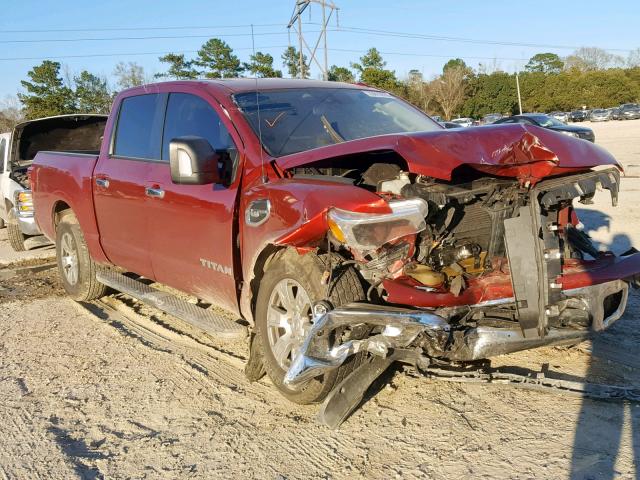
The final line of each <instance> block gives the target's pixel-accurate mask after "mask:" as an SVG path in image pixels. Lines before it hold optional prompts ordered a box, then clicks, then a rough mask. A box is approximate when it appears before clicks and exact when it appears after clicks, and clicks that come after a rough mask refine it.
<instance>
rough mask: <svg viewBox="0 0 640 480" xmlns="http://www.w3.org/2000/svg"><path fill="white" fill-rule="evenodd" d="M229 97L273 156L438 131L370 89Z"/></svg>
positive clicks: (288, 91)
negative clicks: (371, 138) (342, 143)
mask: <svg viewBox="0 0 640 480" xmlns="http://www.w3.org/2000/svg"><path fill="white" fill-rule="evenodd" d="M256 97H258V101H259V105H260V116H259V118H260V126H261V129H259V128H258V108H257V105H256ZM234 100H235V102H236V104H237V105H238V107H239V108H240V110H241V112H242V113H243V115H244V117H245V118H246V119H247V121H248V122H249V123H250V124H251V127H252V128H253V131H254V132H255V133H256V136H262V143H263V145H264V148H265V149H266V150H267V151H268V152H269V154H270V155H272V156H274V157H280V156H283V155H289V154H291V153H296V152H302V151H305V150H311V149H313V148H318V147H323V146H326V145H332V144H334V143H340V142H345V141H349V140H356V139H359V138H366V137H374V136H377V135H386V134H391V133H408V132H422V131H434V130H441V129H442V127H441V126H440V125H439V124H438V123H436V122H434V121H433V120H431V119H430V118H429V117H428V116H427V115H426V114H424V113H422V112H421V111H420V110H418V109H416V108H414V107H412V106H411V105H409V104H408V103H405V102H403V101H402V100H399V99H397V98H395V97H393V96H392V95H390V94H388V93H386V92H379V91H375V90H360V89H350V88H305V89H286V90H271V91H264V92H260V93H259V95H256V92H246V93H239V94H236V95H234ZM260 130H261V131H260Z"/></svg>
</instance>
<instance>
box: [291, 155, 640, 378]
mask: <svg viewBox="0 0 640 480" xmlns="http://www.w3.org/2000/svg"><path fill="white" fill-rule="evenodd" d="M305 170H307V169H305ZM314 170H315V171H313V172H308V171H303V172H296V173H295V174H296V176H297V175H300V176H305V175H309V174H311V175H314V176H317V175H322V174H325V175H327V177H331V179H330V180H329V181H332V180H333V181H339V182H343V181H345V178H346V179H348V180H346V181H349V182H352V184H353V185H356V186H360V187H362V188H366V189H369V190H371V191H375V192H376V193H377V194H378V195H380V196H381V197H383V198H385V199H386V200H387V201H388V203H389V206H390V209H391V213H389V214H383V215H379V214H378V215H367V214H364V213H363V214H357V213H353V212H345V211H340V210H338V209H331V210H329V212H328V225H329V232H330V233H329V236H328V242H327V243H328V247H329V249H334V250H335V251H336V252H338V253H339V254H340V255H341V256H342V257H343V258H344V261H343V264H345V265H347V264H348V265H354V266H355V268H357V269H358V271H359V272H360V274H361V276H362V278H363V280H364V281H365V282H366V283H368V293H367V300H368V302H369V303H368V304H352V305H347V306H345V307H339V308H335V309H333V308H332V306H331V305H319V306H318V308H317V309H316V310H315V316H316V319H315V322H314V325H313V328H312V330H311V332H310V333H309V334H308V335H307V337H306V340H305V343H304V345H303V348H302V354H301V355H299V356H298V357H297V358H296V359H295V361H294V362H293V364H292V365H291V367H290V369H289V371H288V372H287V375H286V377H285V384H287V385H290V386H292V387H294V388H295V386H296V385H299V384H300V383H301V382H303V381H304V380H305V379H309V378H313V377H314V376H317V375H318V374H320V373H322V372H325V371H328V370H331V369H332V368H336V366H338V365H341V364H342V363H343V362H344V361H345V360H346V358H347V357H348V356H349V355H352V354H354V353H356V352H358V351H362V350H365V351H368V352H369V353H371V354H373V355H374V356H378V357H381V358H383V359H389V358H397V356H398V355H399V356H401V357H402V356H404V357H405V358H407V357H408V358H410V359H411V360H410V361H411V362H412V363H414V364H416V365H417V366H418V367H419V368H426V367H427V366H429V365H433V364H434V363H435V364H446V365H451V364H452V363H454V364H455V363H457V362H469V361H476V360H481V359H486V358H490V357H492V356H495V355H500V354H505V353H512V352H516V351H519V350H526V349H529V348H536V347H540V346H544V345H562V344H567V343H577V342H580V341H582V340H584V339H586V338H588V337H589V335H590V334H591V332H593V331H601V330H604V329H606V328H607V327H608V326H609V325H610V324H612V323H613V322H615V321H616V320H617V319H619V318H620V317H621V316H622V314H623V312H624V309H625V307H626V302H627V298H628V285H629V283H632V284H635V283H637V278H636V276H635V274H631V275H628V277H627V278H625V276H624V271H625V270H628V271H629V272H632V271H633V272H635V271H636V270H637V260H638V259H637V258H636V257H637V255H630V256H629V257H628V258H629V262H628V266H627V267H625V266H624V265H623V263H624V262H625V260H626V259H625V258H624V255H623V256H621V257H616V256H615V255H613V254H612V253H611V252H601V251H598V249H597V248H596V247H595V246H594V245H593V244H592V242H591V240H590V239H589V237H588V236H587V235H586V234H585V233H584V232H583V231H582V230H581V229H580V228H579V227H580V223H579V220H578V218H577V216H576V214H575V211H574V208H573V202H574V201H577V202H582V203H585V204H588V203H591V201H592V198H593V196H594V195H595V194H596V191H598V190H603V189H604V190H609V192H610V194H611V199H612V202H613V204H614V205H615V204H616V203H617V197H618V190H619V181H620V174H619V171H618V170H617V169H616V168H608V169H604V170H598V171H590V170H586V169H585V170H583V171H582V172H579V173H572V174H571V175H565V176H552V177H550V178H547V179H544V180H542V181H540V182H538V183H537V184H536V185H526V184H525V185H523V184H522V182H519V181H518V180H516V179H509V178H504V177H498V176H490V175H486V174H482V173H481V172H478V171H471V169H467V170H463V171H460V172H456V173H457V175H455V176H454V179H453V181H451V182H446V181H443V180H439V179H435V178H430V177H425V176H422V175H417V174H413V173H409V172H406V171H404V170H402V168H401V167H400V166H399V165H395V164H392V165H389V164H386V165H385V164H382V165H381V164H378V163H373V164H371V165H370V166H368V168H366V169H365V170H364V171H363V172H362V174H361V175H358V174H356V173H355V172H354V171H350V170H346V171H345V170H337V171H336V169H335V168H332V169H327V170H323V169H314ZM336 174H337V175H336ZM377 219H380V220H381V222H377ZM616 262H618V263H616ZM360 322H363V323H364V324H365V325H368V327H369V329H368V330H367V329H366V328H365V329H364V331H365V332H367V331H368V333H367V334H365V335H364V336H363V335H362V333H361V332H362V331H363V330H362V328H358V325H359V324H360ZM344 326H350V327H356V328H353V329H351V330H349V329H347V330H344V331H343V333H342V340H341V342H336V341H334V343H333V346H332V347H330V348H329V349H328V350H327V348H326V344H324V343H322V341H323V339H326V336H327V335H329V332H330V331H331V330H335V329H336V328H343V327H344ZM349 332H350V333H349ZM358 332H360V333H358Z"/></svg>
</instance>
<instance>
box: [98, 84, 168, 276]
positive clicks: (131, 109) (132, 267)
mask: <svg viewBox="0 0 640 480" xmlns="http://www.w3.org/2000/svg"><path fill="white" fill-rule="evenodd" d="M166 100H167V95H166V94H159V93H151V94H145V95H135V96H130V97H125V98H124V99H123V100H122V102H121V103H120V109H119V111H118V112H117V113H114V114H117V115H118V117H117V123H116V125H115V127H114V132H115V133H114V136H113V139H112V142H111V148H110V151H109V152H103V153H101V156H100V158H99V160H98V163H97V164H96V168H95V170H94V174H93V179H92V180H93V192H94V203H95V212H96V219H97V222H98V229H99V231H100V243H101V245H102V249H103V251H104V253H105V255H106V256H107V258H108V259H109V260H110V261H111V262H112V263H114V264H115V265H117V266H119V267H122V268H124V269H126V270H128V271H131V272H135V273H137V274H139V275H143V276H145V277H150V278H153V268H152V266H151V256H150V254H149V251H150V242H149V235H148V219H149V212H148V211H147V207H148V204H147V199H148V197H147V196H146V195H145V183H146V180H147V178H148V175H149V170H150V166H151V165H153V164H154V163H155V162H159V161H160V156H161V150H160V146H161V139H162V124H163V120H164V109H165V105H166Z"/></svg>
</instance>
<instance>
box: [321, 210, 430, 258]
mask: <svg viewBox="0 0 640 480" xmlns="http://www.w3.org/2000/svg"><path fill="white" fill-rule="evenodd" d="M389 207H391V213H383V214H377V213H357V212H351V211H348V210H341V209H339V208H332V209H331V210H329V213H328V218H327V221H328V224H329V229H330V230H331V233H332V234H333V236H334V237H335V238H336V240H338V241H339V242H341V243H345V244H346V245H348V246H349V247H351V248H353V249H355V250H358V251H359V252H361V253H362V254H366V253H368V252H372V251H375V250H378V249H379V248H380V247H381V246H383V245H384V244H385V243H388V242H391V241H393V240H396V239H398V238H401V237H404V236H407V235H413V234H416V233H419V232H421V231H422V230H424V229H425V228H426V227H427V224H426V220H425V218H426V216H427V213H428V212H429V208H428V206H427V202H425V201H424V200H422V199H421V198H411V199H407V200H398V201H392V202H389Z"/></svg>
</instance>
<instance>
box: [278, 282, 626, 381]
mask: <svg viewBox="0 0 640 480" xmlns="http://www.w3.org/2000/svg"><path fill="white" fill-rule="evenodd" d="M628 289H629V287H628V284H627V283H626V282H625V281H622V280H615V281H612V282H607V283H603V284H599V285H591V286H589V287H582V288H577V289H573V290H567V291H565V292H564V293H565V296H566V297H567V300H568V301H569V303H570V307H568V308H567V309H566V310H575V311H576V312H579V313H583V314H584V315H587V316H588V317H589V320H590V324H591V328H551V329H549V331H548V332H547V333H546V335H545V336H543V337H537V338H527V337H525V336H523V334H522V330H521V328H520V327H519V326H518V325H517V324H514V326H513V327H511V328H499V327H489V326H476V327H463V326H455V325H451V324H450V323H449V322H448V320H447V318H446V313H444V312H445V311H442V312H439V311H438V310H435V311H433V312H429V311H424V310H407V309H399V308H393V307H381V306H377V305H368V304H351V305H347V306H343V307H340V308H336V309H334V310H330V311H325V312H323V313H321V314H319V315H316V317H315V321H314V324H313V326H312V328H311V330H310V331H309V332H308V334H307V336H306V338H305V341H304V343H303V346H302V348H301V350H300V352H299V354H298V355H297V356H296V357H295V358H294V359H293V362H292V364H291V366H290V368H289V370H288V371H287V373H286V375H285V378H284V383H285V385H287V386H289V387H290V388H296V387H297V386H299V385H302V384H304V383H305V382H306V381H308V380H310V379H312V378H314V377H317V376H319V375H322V374H324V373H327V372H329V371H331V370H333V369H335V368H338V367H339V366H341V365H342V364H343V363H344V362H345V361H346V360H347V358H349V356H351V355H353V354H355V353H358V352H362V351H367V352H370V353H372V354H373V355H376V356H379V357H383V358H385V357H387V356H389V355H390V354H391V353H392V352H393V351H394V350H396V349H410V351H411V352H412V356H413V358H412V359H411V360H412V361H414V362H415V363H417V364H418V366H420V367H426V366H428V365H429V362H430V360H429V357H435V358H439V359H441V360H448V361H462V362H464V361H474V360H480V359H486V358H490V357H493V356H496V355H502V354H507V353H514V352H518V351H521V350H528V349H532V348H538V347H543V346H551V345H563V344H573V343H577V342H580V341H583V340H586V339H588V338H589V337H590V336H591V335H592V334H593V332H597V331H601V330H603V329H606V328H608V327H609V326H611V324H613V323H614V322H615V321H616V320H618V319H619V318H620V317H621V316H622V314H623V313H624V310H625V307H626V304H627V298H628ZM478 308H482V307H478ZM439 313H441V314H439ZM579 313H578V314H579ZM358 326H365V327H368V328H367V330H370V331H373V330H375V331H377V332H378V333H375V334H372V335H371V336H369V337H368V338H365V339H351V340H347V341H346V342H343V343H339V342H338V341H337V340H335V339H337V338H339V335H337V334H336V332H337V331H339V330H343V329H344V328H345V327H351V328H355V327H358ZM332 338H333V339H334V342H333V343H334V344H333V345H331V342H329V345H330V346H329V348H327V347H326V345H327V342H328V340H329V339H332Z"/></svg>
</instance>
